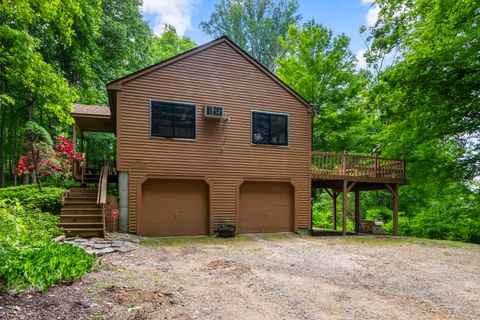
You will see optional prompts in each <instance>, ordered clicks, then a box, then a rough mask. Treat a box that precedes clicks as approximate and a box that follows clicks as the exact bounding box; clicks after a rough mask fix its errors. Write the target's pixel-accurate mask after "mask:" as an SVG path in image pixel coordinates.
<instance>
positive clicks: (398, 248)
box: [0, 234, 480, 320]
mask: <svg viewBox="0 0 480 320" xmlns="http://www.w3.org/2000/svg"><path fill="white" fill-rule="evenodd" d="M100 261H101V266H99V267H98V268H97V269H98V270H97V271H95V272H92V273H90V274H88V275H86V276H85V277H84V278H82V279H81V280H79V281H75V282H70V283H64V284H60V285H57V286H55V287H53V288H51V289H50V290H49V291H47V292H46V293H44V294H40V293H38V292H36V291H33V290H30V291H27V292H23V293H21V294H8V295H4V296H3V297H1V300H0V318H1V319H29V320H36V319H75V320H80V319H480V246H478V245H470V244H461V243H454V242H443V241H427V240H415V239H391V238H373V237H346V238H341V237H329V238H312V237H301V236H296V235H292V234H273V235H262V236H241V237H237V238H235V239H216V238H211V237H205V238H196V239H190V238H180V239H175V240H171V239H146V240H143V241H142V244H141V245H139V246H138V247H137V249H136V250H134V251H132V252H129V253H127V254H120V253H114V254H110V255H106V256H104V257H102V258H101V259H100Z"/></svg>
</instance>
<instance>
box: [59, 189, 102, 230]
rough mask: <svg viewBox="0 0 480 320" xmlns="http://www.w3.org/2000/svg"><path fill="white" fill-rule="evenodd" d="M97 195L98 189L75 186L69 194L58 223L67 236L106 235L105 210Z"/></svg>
mask: <svg viewBox="0 0 480 320" xmlns="http://www.w3.org/2000/svg"><path fill="white" fill-rule="evenodd" d="M97 181H98V180H97ZM97 195H98V189H92V188H74V189H71V190H70V192H69V193H68V194H67V196H66V198H65V203H64V205H63V208H62V210H61V211H60V223H59V224H58V225H59V227H61V228H62V229H63V231H64V232H65V235H66V236H67V237H72V236H79V237H103V236H104V235H103V230H104V226H103V212H102V207H101V206H100V205H98V204H97Z"/></svg>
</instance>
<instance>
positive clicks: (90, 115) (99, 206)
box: [59, 104, 117, 236]
mask: <svg viewBox="0 0 480 320" xmlns="http://www.w3.org/2000/svg"><path fill="white" fill-rule="evenodd" d="M71 116H72V117H73V118H74V120H75V123H74V124H73V127H72V130H73V146H74V151H75V153H76V154H77V153H79V154H81V155H82V161H74V163H73V168H72V171H73V172H72V176H73V178H74V180H76V181H79V182H81V183H82V187H84V188H75V189H72V190H71V191H70V192H69V193H68V194H67V195H66V197H65V204H64V206H63V208H62V210H61V212H60V224H59V225H60V226H61V227H62V228H63V229H64V231H65V233H66V234H67V235H75V236H104V235H105V232H106V225H107V223H106V222H107V219H108V217H107V211H108V210H107V207H108V204H107V202H108V201H107V198H108V196H107V189H108V184H109V183H116V182H117V172H116V159H115V155H114V154H108V153H104V154H103V155H102V158H99V157H98V156H97V157H96V158H93V159H91V158H90V157H88V156H87V152H86V148H87V147H91V146H86V145H85V138H84V133H85V132H102V133H114V125H113V121H112V117H111V113H110V108H109V107H98V106H88V105H81V104H75V105H74V106H73V111H72V112H71ZM92 184H93V185H94V187H92V186H91V185H92ZM87 186H89V188H85V187H87Z"/></svg>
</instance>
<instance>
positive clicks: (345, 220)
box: [342, 179, 348, 236]
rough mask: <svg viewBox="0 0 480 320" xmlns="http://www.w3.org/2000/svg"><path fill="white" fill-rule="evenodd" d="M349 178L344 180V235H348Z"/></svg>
mask: <svg viewBox="0 0 480 320" xmlns="http://www.w3.org/2000/svg"><path fill="white" fill-rule="evenodd" d="M347 197H348V180H346V179H345V180H343V201H342V235H344V236H346V235H347V199H348V198H347Z"/></svg>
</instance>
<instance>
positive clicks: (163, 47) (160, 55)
mask: <svg viewBox="0 0 480 320" xmlns="http://www.w3.org/2000/svg"><path fill="white" fill-rule="evenodd" d="M195 47H196V44H195V42H193V41H192V40H191V39H190V38H189V37H181V36H179V35H178V34H177V31H176V30H175V28H174V27H172V26H166V27H165V30H164V32H163V33H162V34H161V35H160V36H158V37H153V39H152V44H151V47H150V59H151V63H157V62H159V61H162V60H165V59H168V58H170V57H173V56H176V55H177V54H180V53H183V52H185V51H187V50H190V49H193V48H195Z"/></svg>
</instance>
